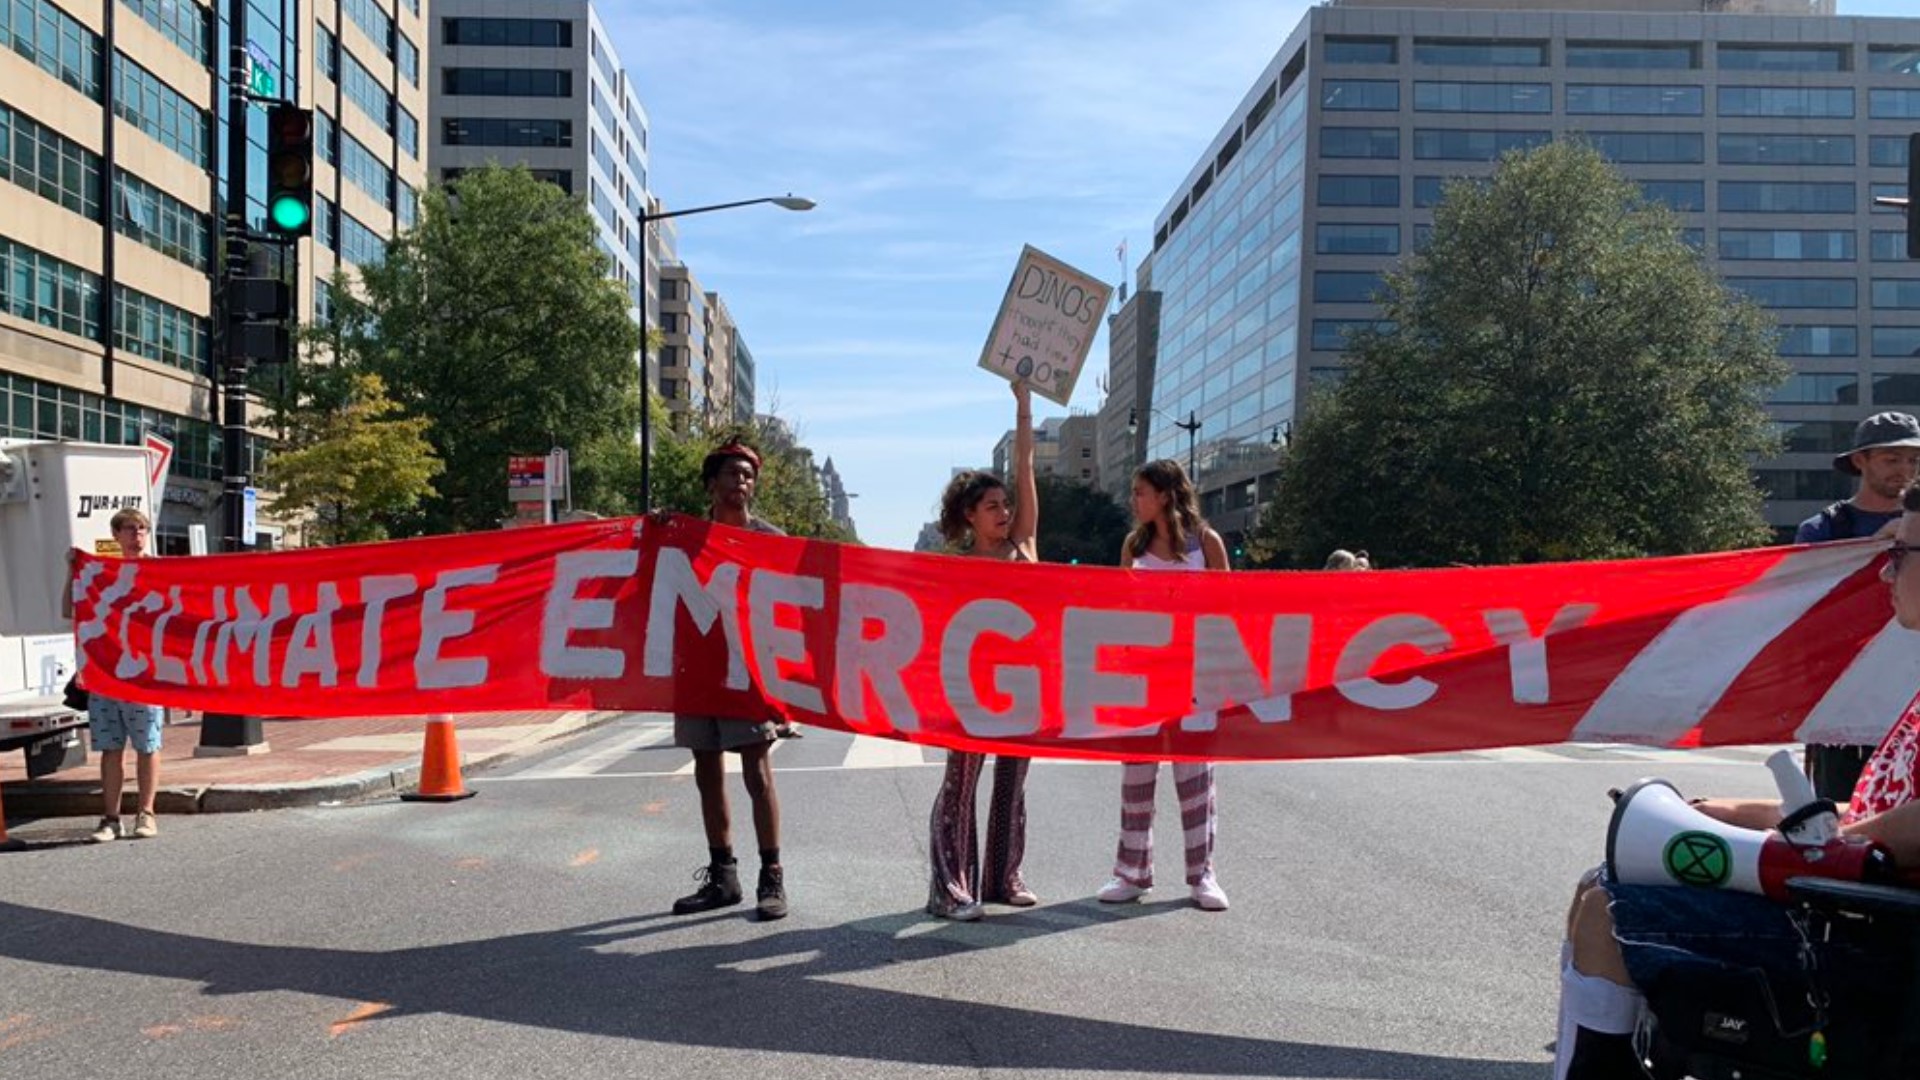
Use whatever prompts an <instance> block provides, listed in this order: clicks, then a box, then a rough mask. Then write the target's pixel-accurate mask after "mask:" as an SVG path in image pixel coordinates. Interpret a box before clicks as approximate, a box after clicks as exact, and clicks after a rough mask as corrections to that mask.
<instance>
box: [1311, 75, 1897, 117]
mask: <svg viewBox="0 0 1920 1080" xmlns="http://www.w3.org/2000/svg"><path fill="white" fill-rule="evenodd" d="M1320 86H1321V89H1320V106H1321V108H1323V109H1326V110H1330V111H1336V112H1356V111H1365V112H1393V111H1397V110H1398V109H1399V108H1400V84H1399V83H1398V82H1395V81H1391V80H1385V79H1327V80H1324V81H1323V82H1322V83H1321V84H1320ZM1718 100H1719V115H1721V116H1730V117H1738V116H1779V117H1828V118H1838V119H1847V118H1851V117H1852V116H1853V112H1854V93H1853V91H1852V90H1851V89H1849V88H1845V87H1779V86H1723V87H1720V88H1719V95H1718ZM1413 109H1414V111H1415V112H1452V113H1523V114H1533V115H1545V114H1548V113H1551V112H1553V87H1552V86H1551V85H1549V84H1547V83H1490V82H1429V81H1415V82H1414V84H1413ZM1566 112H1567V114H1568V115H1569V116H1702V115H1705V113H1706V90H1705V89H1704V88H1703V87H1699V86H1639V85H1633V86H1628V85H1618V86H1616V85H1606V84H1599V83H1569V84H1568V85H1567V88H1566ZM1867 115H1868V116H1870V117H1873V118H1875V119H1892V120H1907V119H1914V118H1920V89H1916V90H1906V89H1872V90H1869V91H1867Z"/></svg>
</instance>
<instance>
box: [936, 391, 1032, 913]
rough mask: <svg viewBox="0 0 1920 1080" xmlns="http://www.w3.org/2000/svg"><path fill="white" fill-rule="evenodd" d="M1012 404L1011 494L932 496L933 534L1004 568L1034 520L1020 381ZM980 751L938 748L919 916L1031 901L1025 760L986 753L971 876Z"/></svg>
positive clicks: (988, 476) (1027, 400)
mask: <svg viewBox="0 0 1920 1080" xmlns="http://www.w3.org/2000/svg"><path fill="white" fill-rule="evenodd" d="M1013 396H1014V399H1015V400H1016V401H1017V402H1018V403H1019V407H1018V411H1017V412H1016V414H1015V426H1014V438H1013V461H1012V463H1011V465H1012V468H1013V476H1014V482H1015V483H1016V484H1018V485H1019V486H1020V493H1019V497H1018V498H1016V499H1012V500H1009V498H1008V493H1007V485H1006V482H1005V481H1004V480H1001V479H1000V478H999V477H998V476H995V475H994V474H992V473H990V472H985V471H981V470H974V471H969V472H963V473H960V474H958V475H957V476H955V477H954V478H953V479H952V480H951V481H949V482H948V484H947V489H946V491H945V492H944V493H943V494H942V495H941V496H940V531H941V533H942V534H943V535H944V536H945V537H946V538H947V543H948V544H949V545H951V546H952V547H953V548H954V549H955V550H957V551H958V552H959V553H960V554H962V555H967V556H971V557H973V558H978V559H1000V560H1003V561H1006V562H1034V561H1036V560H1037V558H1038V553H1037V551H1036V550H1035V547H1034V534H1035V533H1036V532H1037V531H1038V528H1039V521H1040V505H1039V504H1040V496H1039V491H1038V488H1037V486H1036V484H1035V482H1034V478H1033V408H1032V395H1031V394H1030V392H1029V391H1028V388H1027V384H1026V383H1024V382H1016V383H1014V384H1013ZM986 760H987V756H986V755H985V754H973V753H968V752H966V751H962V750H950V751H948V752H947V773H946V777H945V779H944V780H943V781H942V782H941V784H940V794H939V795H938V796H936V797H935V798H934V801H933V822H932V837H931V842H930V843H929V844H928V853H929V854H930V855H931V857H932V862H933V867H932V870H933V875H932V882H931V884H930V885H929V888H928V893H927V913H928V914H930V915H938V916H940V917H941V918H946V919H957V920H960V921H962V922H967V921H971V920H974V919H978V918H979V917H980V916H981V915H982V914H983V913H984V908H983V907H982V905H983V904H989V903H992V904H1010V905H1012V906H1014V907H1032V906H1033V905H1035V904H1037V903H1039V902H1040V900H1039V898H1038V897H1036V896H1034V895H1033V890H1032V889H1029V888H1027V885H1026V882H1024V881H1022V880H1021V878H1020V860H1021V857H1022V856H1023V855H1025V854H1026V847H1027V800H1026V783H1027V764H1028V761H1027V759H1026V758H1023V757H1008V756H1006V755H1005V754H1000V755H996V756H995V757H994V762H993V801H992V805H991V807H990V809H989V810H988V813H987V845H986V847H987V866H986V875H985V876H984V877H982V875H981V873H980V847H979V844H978V843H976V842H975V839H974V807H975V805H976V801H977V799H978V796H979V791H980V773H981V771H982V769H983V768H984V766H985V764H986Z"/></svg>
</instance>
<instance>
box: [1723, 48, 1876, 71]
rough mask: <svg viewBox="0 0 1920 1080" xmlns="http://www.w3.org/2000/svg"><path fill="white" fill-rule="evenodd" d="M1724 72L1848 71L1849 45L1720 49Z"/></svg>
mask: <svg viewBox="0 0 1920 1080" xmlns="http://www.w3.org/2000/svg"><path fill="white" fill-rule="evenodd" d="M1719 60H1720V68H1721V70H1723V71H1846V70H1847V68H1848V64H1847V47H1846V46H1845V45H1727V44H1723V45H1721V46H1720V51H1719Z"/></svg>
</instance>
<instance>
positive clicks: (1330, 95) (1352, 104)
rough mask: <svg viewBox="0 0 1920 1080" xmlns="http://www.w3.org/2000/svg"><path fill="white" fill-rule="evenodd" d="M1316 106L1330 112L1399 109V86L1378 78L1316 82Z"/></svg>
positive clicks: (1388, 110) (1389, 110)
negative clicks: (1318, 105) (1317, 88)
mask: <svg viewBox="0 0 1920 1080" xmlns="http://www.w3.org/2000/svg"><path fill="white" fill-rule="evenodd" d="M1320 107H1321V108H1322V109H1326V110H1328V111H1331V112H1363V111H1379V112H1394V111H1397V110H1398V109H1399V108H1400V84H1399V83H1397V82H1387V81H1384V80H1379V79H1326V80H1323V81H1322V82H1321V83H1320Z"/></svg>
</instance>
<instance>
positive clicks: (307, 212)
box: [267, 105, 313, 236]
mask: <svg viewBox="0 0 1920 1080" xmlns="http://www.w3.org/2000/svg"><path fill="white" fill-rule="evenodd" d="M267 227H268V228H269V229H271V230H272V231H273V232H275V233H278V234H280V235H281V236H311V235H312V234H313V110H312V109H303V108H301V107H299V106H298V105H275V106H274V107H273V108H272V109H269V110H268V111H267Z"/></svg>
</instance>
